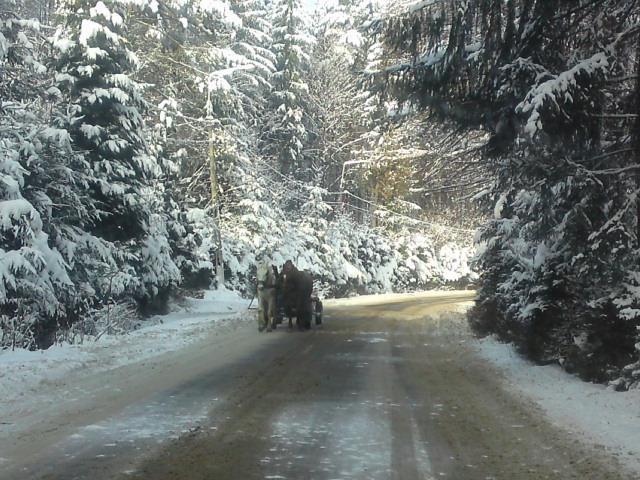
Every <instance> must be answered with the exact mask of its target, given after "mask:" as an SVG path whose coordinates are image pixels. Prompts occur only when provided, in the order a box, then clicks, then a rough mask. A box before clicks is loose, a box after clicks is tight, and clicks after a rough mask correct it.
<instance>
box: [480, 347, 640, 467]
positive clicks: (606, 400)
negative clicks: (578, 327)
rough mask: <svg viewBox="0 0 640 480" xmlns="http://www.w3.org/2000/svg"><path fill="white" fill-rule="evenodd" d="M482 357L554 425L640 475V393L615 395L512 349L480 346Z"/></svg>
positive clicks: (639, 391)
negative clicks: (611, 455)
mask: <svg viewBox="0 0 640 480" xmlns="http://www.w3.org/2000/svg"><path fill="white" fill-rule="evenodd" d="M477 350H478V352H479V353H480V355H481V356H482V357H483V358H485V359H487V360H489V361H490V362H491V363H493V364H494V365H495V366H497V367H498V368H499V369H500V370H502V371H503V372H504V373H505V374H506V378H507V380H508V381H509V383H510V384H511V386H512V388H513V389H514V390H515V392H517V393H519V394H521V395H524V396H525V397H526V398H528V399H529V400H533V401H534V402H535V403H536V404H538V405H539V406H540V407H541V408H542V409H543V410H544V411H545V412H546V414H547V415H548V417H549V418H550V419H551V421H552V422H553V423H554V424H555V425H557V426H559V427H561V428H563V429H565V430H568V431H569V432H571V433H574V434H577V435H578V436H579V437H581V438H582V439H583V440H586V441H587V442H588V443H591V444H596V445H600V446H602V447H604V448H605V449H606V450H607V451H609V452H610V453H611V454H613V455H615V456H616V457H618V458H619V459H620V461H621V462H622V463H623V464H624V465H625V466H627V467H628V468H629V469H632V470H634V471H635V472H638V473H640V390H634V391H629V392H614V391H612V390H609V389H607V388H606V387H605V386H603V385H596V384H592V383H586V382H583V381H581V380H580V379H578V378H576V377H574V376H572V375H569V374H567V373H566V372H564V371H563V370H562V369H560V367H557V366H536V365H533V364H531V363H530V362H528V361H526V360H525V359H523V358H522V357H521V356H519V355H518V354H517V353H516V352H515V350H514V349H513V347H512V346H511V345H507V344H503V343H500V342H498V341H496V340H495V339H493V338H485V339H482V340H480V341H479V342H478V343H477Z"/></svg>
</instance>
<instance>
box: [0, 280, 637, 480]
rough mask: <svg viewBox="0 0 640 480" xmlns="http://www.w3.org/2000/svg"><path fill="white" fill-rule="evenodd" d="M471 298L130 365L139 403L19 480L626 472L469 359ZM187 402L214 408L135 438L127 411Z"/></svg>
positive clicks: (179, 407)
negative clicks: (167, 434)
mask: <svg viewBox="0 0 640 480" xmlns="http://www.w3.org/2000/svg"><path fill="white" fill-rule="evenodd" d="M470 300H472V294H471V293H470V292H449V293H447V292H442V293H437V294H428V295H413V296H411V295H409V296H406V297H402V298H398V297H393V298H391V299H390V298H385V297H382V298H380V297H372V298H369V299H364V300H363V299H362V298H360V299H356V300H347V301H338V302H333V303H332V302H327V306H326V318H325V322H324V325H323V326H322V327H321V328H315V329H313V330H312V331H310V332H304V333H300V332H297V331H296V332H288V331H287V330H286V328H283V327H280V328H279V329H278V330H277V331H275V332H272V333H263V334H258V332H257V331H255V327H254V326H251V328H250V329H249V328H247V329H245V330H244V331H241V332H238V333H237V334H235V336H233V337H230V338H229V339H228V341H227V342H226V343H224V344H219V345H207V344H206V343H205V344H203V345H201V346H200V347H198V348H199V349H198V348H191V349H189V352H188V353H186V354H182V355H181V356H180V355H178V356H176V357H175V358H173V359H172V360H166V359H165V360H162V361H160V360H159V361H158V362H156V363H155V365H154V369H153V371H152V370H147V371H138V372H136V371H131V377H129V379H130V380H129V384H128V387H126V388H125V387H124V386H122V385H121V386H120V387H121V388H122V389H123V391H125V390H127V389H129V390H127V391H129V392H130V393H129V394H128V395H126V396H125V397H127V398H130V399H131V402H130V404H128V405H125V404H126V402H125V401H124V400H122V398H123V397H122V396H118V397H114V400H110V401H109V402H105V404H104V405H103V407H104V408H102V410H101V411H104V412H106V413H104V417H105V418H104V419H102V420H101V421H98V420H100V419H99V418H92V419H91V421H92V422H94V425H96V427H94V428H93V429H90V430H87V429H88V427H84V429H83V430H81V431H82V433H83V437H82V440H81V442H82V443H78V444H77V450H73V451H68V449H67V450H62V449H60V448H61V447H57V448H59V449H60V450H59V451H60V454H58V455H56V454H55V450H54V451H53V453H51V451H50V453H48V454H47V455H48V456H47V455H44V454H43V455H41V456H40V457H39V459H38V460H37V462H36V461H34V462H32V464H31V465H27V466H26V467H23V469H22V470H21V471H22V472H23V473H25V472H29V473H28V475H27V476H22V477H19V476H16V477H12V478H34V479H47V480H54V479H56V480H57V479H60V480H62V479H64V480H71V479H79V480H80V479H90V480H101V479H109V480H112V479H120V480H125V479H126V480H131V479H135V480H249V479H290V480H306V479H310V480H335V479H343V480H349V479H373V480H386V479H401V480H414V479H416V480H417V479H422V480H424V479H427V480H428V479H453V480H466V479H469V480H488V479H496V480H542V479H580V480H608V479H624V480H627V479H631V478H632V477H631V476H625V474H624V473H622V470H621V469H620V468H619V467H618V465H617V464H616V463H615V461H614V460H613V459H612V458H609V457H607V456H605V455H604V454H603V453H602V452H600V453H595V452H594V451H592V450H591V449H589V448H588V447H586V446H584V445H581V444H579V443H577V442H576V441H575V440H573V439H571V438H570V437H569V436H568V434H566V433H564V432H561V431H559V430H557V429H556V428H554V427H553V426H551V425H550V424H549V422H548V421H547V420H546V419H545V418H544V417H543V415H542V414H541V413H540V412H539V411H537V410H536V408H534V407H533V406H532V405H530V404H528V403H526V401H524V400H522V399H520V398H517V397H515V396H514V395H512V394H511V393H509V391H508V388H506V386H505V385H504V383H506V382H505V381H504V380H503V379H502V378H501V377H500V374H499V373H497V372H496V371H495V370H493V369H492V368H491V367H490V366H488V365H487V364H486V363H485V362H484V361H483V360H482V359H481V358H479V357H478V356H476V354H475V353H474V349H473V346H472V343H473V339H472V337H471V336H470V335H469V333H468V330H467V328H466V321H465V318H464V313H463V311H464V306H465V305H468V303H469V301H470ZM118 399H120V400H118ZM96 401H97V400H96ZM117 402H120V404H118V405H116V403H117ZM190 405H191V406H193V405H196V406H198V408H200V407H201V406H202V405H205V406H206V408H205V413H204V414H203V416H202V417H201V418H200V420H199V421H198V424H197V426H196V427H193V428H191V429H190V431H188V432H186V433H182V434H178V435H174V436H173V437H174V438H173V439H170V440H167V439H164V440H158V441H155V440H153V441H149V440H148V439H147V441H146V443H145V442H144V441H139V440H135V439H134V440H132V439H131V438H129V437H128V436H127V435H128V434H127V432H128V431H129V430H131V428H133V429H135V428H139V427H135V426H134V427H132V426H131V422H132V421H133V420H132V419H143V422H147V423H148V422H150V421H151V422H153V423H157V424H158V425H162V423H163V421H165V420H167V419H171V417H172V416H177V415H181V414H182V413H181V412H186V411H188V410H189V408H191V407H189V406H190ZM107 407H108V408H107ZM116 407H117V408H116ZM194 408H195V407H194ZM191 409H193V408H191ZM87 411H88V412H91V415H92V416H94V417H95V416H96V415H97V413H95V412H96V411H98V409H96V408H93V407H92V408H89V407H87ZM123 411H124V412H125V413H123ZM127 412H128V413H127ZM140 412H143V413H144V412H151V413H145V414H144V415H143V414H139V413H140ZM107 417H113V418H116V417H117V418H119V420H118V421H117V422H116V421H113V420H111V421H109V420H108V419H107ZM69 418H73V417H72V416H69ZM150 419H151V420H150ZM77 421H78V422H80V421H79V420H77ZM136 421H137V420H136ZM169 423H170V422H169ZM109 425H111V427H110V428H106V426H109ZM114 425H116V427H114ZM152 426H154V425H147V427H152ZM59 430H60V428H58V430H57V431H59ZM72 431H73V429H67V431H66V432H65V433H64V435H67V437H66V438H71V437H73V435H69V434H70V433H71V432H72ZM105 431H108V432H110V435H111V436H110V437H109V438H108V439H105V438H104V435H105V434H104V433H102V432H105ZM89 433H91V435H93V437H90V436H89ZM43 435H45V432H44V430H43ZM57 435H58V437H62V433H59V434H57ZM25 438H29V437H25ZM31 438H32V439H33V443H32V445H34V446H35V445H37V442H36V436H35V435H32V437H31ZM40 438H41V439H45V438H47V437H46V436H40ZM90 438H92V439H93V440H91V441H90V440H89V439H90ZM149 438H151V437H149ZM52 441H53V440H47V442H46V443H47V444H49V445H50V444H52ZM57 441H58V443H56V445H57V444H60V442H62V440H60V439H58V440H57ZM23 443H25V442H23ZM42 443H44V442H42ZM107 447H108V448H107ZM21 448H24V447H21ZM14 449H18V446H16V447H15V448H14ZM49 450H51V449H49ZM105 450H106V451H105ZM63 453H64V455H63ZM0 478H3V477H2V474H1V473H0Z"/></svg>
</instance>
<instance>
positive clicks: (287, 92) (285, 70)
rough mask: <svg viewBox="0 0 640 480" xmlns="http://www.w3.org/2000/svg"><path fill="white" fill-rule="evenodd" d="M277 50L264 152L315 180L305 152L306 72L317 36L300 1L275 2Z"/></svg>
mask: <svg viewBox="0 0 640 480" xmlns="http://www.w3.org/2000/svg"><path fill="white" fill-rule="evenodd" d="M272 12H273V13H272V23H273V50H274V52H275V54H276V72H275V73H274V74H273V76H272V82H271V83H272V84H273V91H272V92H271V95H270V99H269V108H270V114H269V115H268V118H267V120H266V126H265V129H264V132H263V135H262V142H263V148H262V150H263V152H264V153H265V155H266V156H267V157H269V158H271V159H273V160H274V161H275V162H276V164H277V165H278V168H279V169H280V171H281V172H282V173H283V174H285V175H289V174H290V175H293V176H295V177H296V178H298V179H311V178H312V176H313V172H312V171H311V162H310V159H309V157H308V156H307V155H305V153H304V149H305V145H306V143H307V141H308V132H307V118H306V105H305V102H306V97H307V94H308V86H307V84H306V83H304V76H303V72H304V71H305V70H306V69H307V68H308V66H309V52H310V48H311V45H312V44H313V38H312V37H311V36H310V35H309V34H308V33H307V26H306V20H305V17H304V15H303V10H302V4H301V2H300V0H276V1H274V2H273V4H272Z"/></svg>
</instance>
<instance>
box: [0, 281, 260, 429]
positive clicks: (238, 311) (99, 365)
mask: <svg viewBox="0 0 640 480" xmlns="http://www.w3.org/2000/svg"><path fill="white" fill-rule="evenodd" d="M248 306H249V300H246V299H243V298H241V297H240V296H239V295H238V294H237V293H235V292H232V291H228V290H217V291H207V292H205V295H204V298H202V299H196V298H188V299H186V301H185V302H184V304H183V305H181V306H180V307H177V308H175V311H173V312H172V313H170V314H168V315H163V316H156V317H154V318H152V319H150V320H148V321H147V323H148V324H149V326H146V327H143V328H140V329H138V330H135V331H132V332H130V333H128V334H126V335H103V336H102V337H101V338H100V339H99V340H97V341H96V340H95V339H94V338H92V337H87V338H86V339H85V342H84V343H83V344H75V345H70V344H63V345H54V346H52V347H51V348H49V349H47V350H44V351H34V352H30V351H26V350H23V349H18V350H15V351H11V350H5V351H0V418H3V419H6V418H8V417H9V415H10V413H11V414H13V415H15V414H16V411H17V410H22V411H32V410H35V409H36V408H38V405H40V404H42V403H48V401H47V400H46V397H48V396H49V395H50V393H51V389H50V388H49V387H50V386H52V385H54V384H56V383H58V382H61V381H62V380H63V379H64V380H65V382H67V381H69V380H70V379H74V377H77V376H82V377H85V376H87V375H90V374H91V372H95V373H99V372H105V371H110V370H114V369H117V368H119V367H122V366H126V365H130V364H134V363H139V362H142V361H144V360H145V359H150V358H153V357H156V356H160V355H162V354H165V353H167V352H172V351H176V350H180V349H184V348H188V346H189V345H190V344H192V343H194V342H196V341H198V340H200V339H202V338H203V337H205V336H207V335H211V334H214V333H220V334H221V333H224V332H229V331H232V330H234V329H236V328H238V327H239V326H240V325H243V324H246V323H247V322H251V321H252V319H253V317H252V316H251V315H250V314H248V310H247V307H248ZM13 426H15V427H17V428H19V426H18V425H13ZM7 429H9V428H8V424H7V423H4V424H3V425H0V434H1V432H2V431H3V430H7Z"/></svg>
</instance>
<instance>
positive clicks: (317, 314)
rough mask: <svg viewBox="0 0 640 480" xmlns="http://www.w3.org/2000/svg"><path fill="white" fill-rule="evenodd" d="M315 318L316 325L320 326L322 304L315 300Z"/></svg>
mask: <svg viewBox="0 0 640 480" xmlns="http://www.w3.org/2000/svg"><path fill="white" fill-rule="evenodd" d="M315 317H316V325H322V302H321V301H320V300H316V305H315Z"/></svg>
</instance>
